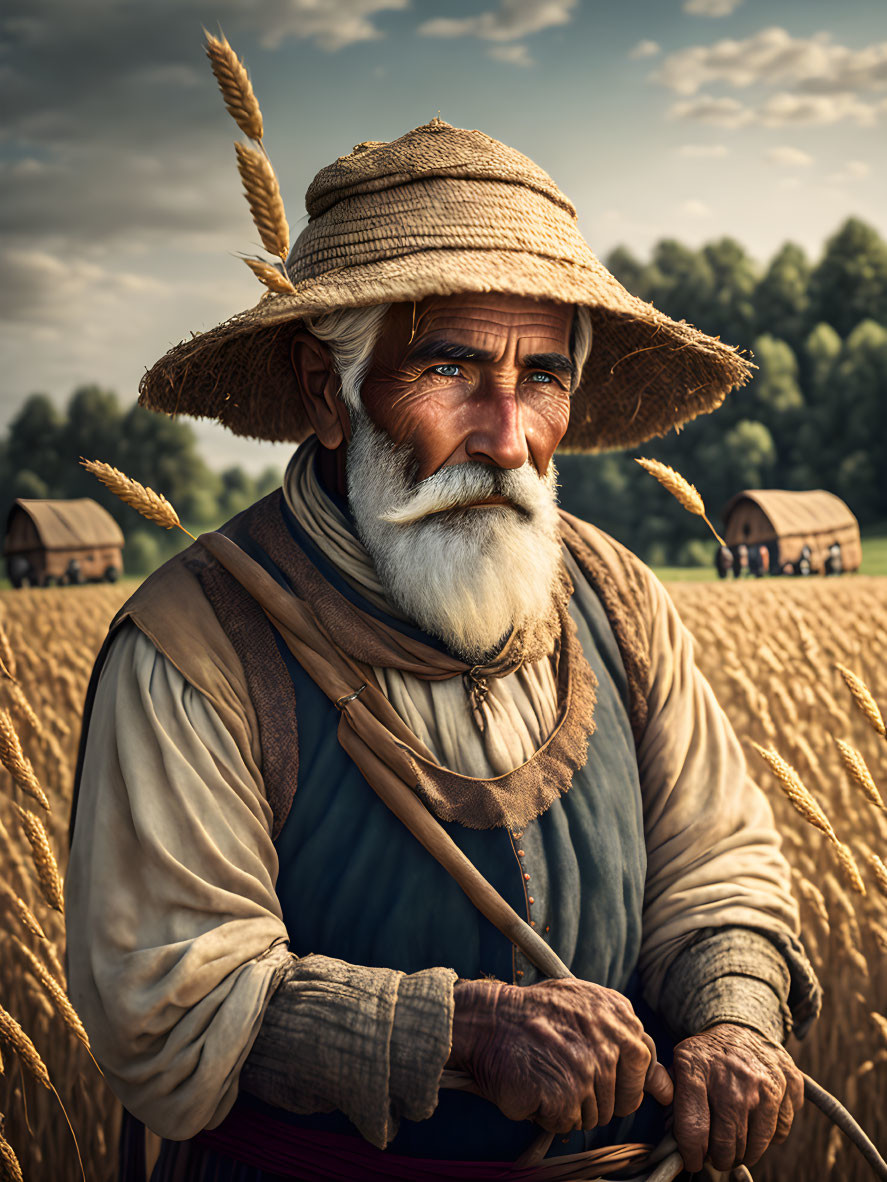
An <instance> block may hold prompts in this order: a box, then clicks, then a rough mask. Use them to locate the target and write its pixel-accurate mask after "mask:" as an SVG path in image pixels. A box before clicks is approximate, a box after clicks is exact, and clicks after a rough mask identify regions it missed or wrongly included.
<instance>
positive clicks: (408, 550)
mask: <svg viewBox="0 0 887 1182" xmlns="http://www.w3.org/2000/svg"><path fill="white" fill-rule="evenodd" d="M351 420H352V432H353V433H352V437H351V442H350V444H349V445H348V458H347V480H348V503H349V505H350V507H351V512H352V513H353V514H354V520H355V523H356V525H357V530H358V533H359V534H360V538H361V540H362V542H363V544H364V545H365V546H366V548H367V550H368V552H369V554H370V556H371V558H372V559H373V563H374V565H375V567H376V572H377V574H378V575H379V579H380V581H381V583H382V586H383V587H384V588H385V592H386V594H387V595H388V597H389V598H390V599H391V601H392V603H393V604H395V605H396V606H397V607H399V608H400V610H401V611H402V612H404V614H405V615H407V616H408V617H409V618H410V619H411V620H413V621H414V622H415V623H416V624H418V625H419V626H420V627H421V628H422V629H424V631H426V632H428V633H429V634H430V635H432V636H436V637H438V638H439V639H440V640H442V641H443V642H444V643H445V644H446V645H447V647H448V648H449V649H450V650H451V651H452V652H454V653H457V654H458V655H459V656H461V657H462V658H463V659H464V660H466V661H470V662H472V663H480V662H481V661H482V660H484V659H485V658H486V659H489V657H491V656H492V655H493V654H495V653H496V652H497V651H498V649H499V648H500V647H501V645H502V643H503V642H504V640H505V638H506V637H507V636H508V634H509V633H510V632H511V631H512V629H516V628H520V627H521V626H522V625H525V624H529V623H531V622H533V621H535V620H538V619H540V618H541V617H543V616H544V615H545V614H547V612H548V611H549V610H550V607H551V603H552V595H553V590H554V586H555V580H556V578H557V574H558V571H559V568H560V564H561V543H560V535H559V530H558V514H557V472H556V471H555V467H554V464H553V463H552V464H551V465H550V466H549V470H548V472H547V473H545V475H544V476H543V477H541V478H540V476H539V474H538V473H537V471H536V469H535V468H534V467H532V466H531V465H530V464H525V465H524V466H523V467H522V468H518V469H514V470H508V469H503V468H496V467H492V466H490V465H488V464H483V463H477V462H473V461H472V462H469V463H464V464H457V465H452V466H449V467H444V468H440V469H439V470H438V471H437V472H435V473H434V474H433V475H432V476H429V477H428V478H427V479H426V480H423V481H421V482H420V483H419V484H416V483H415V482H414V480H413V472H414V471H415V461H414V458H413V454H412V449H411V448H409V447H396V446H395V445H394V444H393V443H392V442H391V440H390V439H389V437H388V436H387V435H386V434H385V433H384V432H383V431H380V430H379V429H378V428H377V427H376V426H375V425H374V424H373V422H372V421H371V420H370V418H369V416H368V415H367V413H366V411H365V410H364V409H363V408H362V407H361V408H360V409H359V410H357V411H352V415H351ZM489 496H502V497H504V498H505V499H506V500H507V501H508V502H509V503H508V504H507V505H492V506H484V507H474V508H466V507H465V506H467V505H470V504H471V503H472V502H475V501H478V500H481V499H483V498H484V497H489ZM460 506H462V507H461V508H460Z"/></svg>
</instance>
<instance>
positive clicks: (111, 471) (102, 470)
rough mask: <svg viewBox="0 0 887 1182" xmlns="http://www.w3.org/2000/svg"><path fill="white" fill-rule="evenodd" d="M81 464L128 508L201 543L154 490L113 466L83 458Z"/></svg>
mask: <svg viewBox="0 0 887 1182" xmlns="http://www.w3.org/2000/svg"><path fill="white" fill-rule="evenodd" d="M80 463H81V464H82V465H83V467H84V468H85V469H86V471H87V472H89V473H91V474H92V475H93V476H95V478H96V480H100V481H101V482H102V484H104V485H105V487H106V488H109V489H110V490H111V492H112V493H113V494H114V496H115V497H119V498H120V500H121V501H123V503H124V504H125V505H129V506H130V507H131V508H133V509H136V510H138V512H139V513H141V515H142V516H143V517H147V518H148V520H149V521H153V522H154V524H155V525H162V526H163V528H164V529H172V528H173V526H176V527H177V528H178V529H180V530H181V531H182V533H186V534H188V537H189V538H191V540H192V541H196V540H197V539H196V538H195V537H194V535H193V534H192V533H188V530H186V529H185V527H184V526H183V525H182V523H181V521H179V515H178V513H176V511H175V509H174V508H173V507H172V505H171V504H170V503H169V501H168V500H167V499H166V497H164V496H161V494H160V493H156V492H155V491H154V489H153V488H146V487H145V486H144V485H143V484H139V482H138V481H137V480H133V479H132V478H131V477H129V476H125V475H124V474H123V473H122V472H121V471H120V469H119V468H112V467H111V465H110V464H103V463H102V461H101V460H84V459H83V457H82V456H81V457H80Z"/></svg>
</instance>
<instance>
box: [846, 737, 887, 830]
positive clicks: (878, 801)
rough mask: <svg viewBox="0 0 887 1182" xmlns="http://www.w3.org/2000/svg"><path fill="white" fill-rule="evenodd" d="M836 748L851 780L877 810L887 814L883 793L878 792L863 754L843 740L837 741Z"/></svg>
mask: <svg viewBox="0 0 887 1182" xmlns="http://www.w3.org/2000/svg"><path fill="white" fill-rule="evenodd" d="M835 746H836V747H837V748H838V751H839V752H840V755H841V760H842V761H843V764H844V768H845V770H846V772H847V774H848V776H849V777H850V779H851V780H852V781H853V782H854V783H855V784H858V785H859V787H860V788H861V789H862V791H863V794H864V795H865V796H866V798H867V799H868V800H870V801H871V802H872V804H873V805H874V806H875V807H876V808H879V809H881V811H882V812H887V805H885V804H884V801H883V799H882V797H881V793H880V792H879V791H878V787H877V785H876V784H875V781H874V779H873V778H872V773H871V772H870V771H869V769H868V766H867V764H866V762H865V760H864V759H863V757H862V754H861V752H859V751H857V749H856V748H855V747H852V746H851V745H850V744H849V743H845V742H844V740H843V739H835Z"/></svg>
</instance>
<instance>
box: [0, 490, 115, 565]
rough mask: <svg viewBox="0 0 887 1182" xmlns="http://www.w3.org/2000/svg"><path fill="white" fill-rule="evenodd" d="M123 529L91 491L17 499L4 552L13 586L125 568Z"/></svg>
mask: <svg viewBox="0 0 887 1182" xmlns="http://www.w3.org/2000/svg"><path fill="white" fill-rule="evenodd" d="M122 548H123V532H122V531H121V529H120V526H119V525H118V524H117V522H116V521H115V520H114V518H113V517H112V516H111V514H110V513H109V512H108V510H107V509H104V508H102V506H101V505H100V504H99V503H98V502H97V501H93V500H92V499H91V498H90V497H82V498H80V499H79V500H74V501H26V500H21V499H20V500H17V501H15V502H14V504H13V506H12V508H11V509H10V511H9V517H8V519H7V522H6V539H5V541H4V544H3V553H4V555H5V556H6V567H7V571H8V573H9V578H10V580H11V581H12V583H13V585H14V586H17V587H18V586H21V585H23V584H24V585H30V586H47V585H48V584H50V583H61V582H72V583H79V582H84V581H86V580H97V579H105V580H109V581H111V580H113V579H116V578H117V577H118V576H119V575H120V573H121V571H122V570H123V556H122V553H121V551H122Z"/></svg>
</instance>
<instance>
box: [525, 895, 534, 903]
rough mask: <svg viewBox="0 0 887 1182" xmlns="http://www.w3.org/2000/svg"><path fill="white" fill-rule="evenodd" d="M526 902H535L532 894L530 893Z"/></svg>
mask: <svg viewBox="0 0 887 1182" xmlns="http://www.w3.org/2000/svg"><path fill="white" fill-rule="evenodd" d="M527 902H528V903H535V902H536V900H535V899H534V898H533V896H532V895H530V897H529V899H527Z"/></svg>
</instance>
